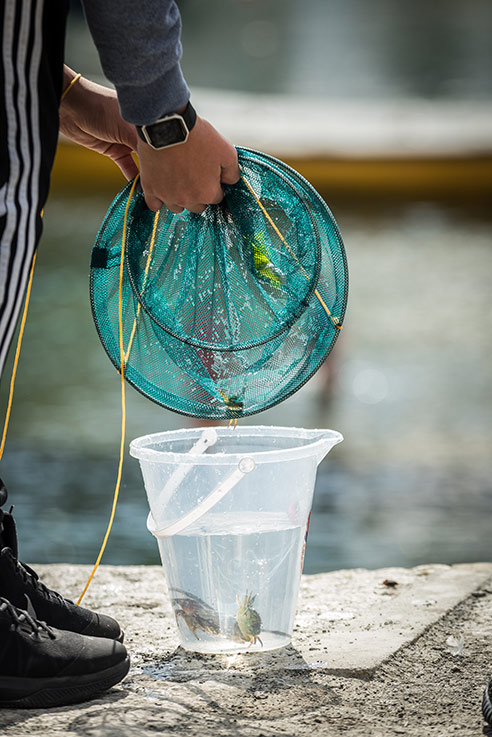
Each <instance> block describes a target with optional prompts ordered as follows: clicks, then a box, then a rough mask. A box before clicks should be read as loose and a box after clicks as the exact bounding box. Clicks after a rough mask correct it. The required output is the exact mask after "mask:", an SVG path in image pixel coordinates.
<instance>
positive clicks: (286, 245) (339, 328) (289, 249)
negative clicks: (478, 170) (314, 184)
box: [241, 176, 342, 330]
mask: <svg viewBox="0 0 492 737" xmlns="http://www.w3.org/2000/svg"><path fill="white" fill-rule="evenodd" d="M241 179H242V180H243V182H244V183H245V185H246V186H247V188H248V189H249V191H250V192H251V194H252V195H253V197H254V198H255V200H256V203H257V205H258V207H259V208H260V210H261V211H262V212H263V214H264V215H265V217H266V218H267V220H268V222H269V223H270V225H271V226H272V228H273V229H274V231H275V232H276V234H277V235H278V237H279V238H280V240H281V241H282V243H283V244H284V246H285V247H286V248H287V250H288V251H289V253H290V254H291V256H292V257H293V258H294V259H295V260H296V261H297V263H298V265H299V269H300V270H301V272H302V274H303V275H304V276H305V277H306V279H307V280H308V281H309V275H308V274H307V273H306V270H305V269H304V267H303V266H302V264H301V263H300V261H299V259H298V258H297V256H296V254H295V253H294V251H293V250H292V248H291V247H290V246H289V244H288V243H287V241H286V240H285V238H284V237H283V235H282V233H281V232H280V230H279V229H278V228H277V226H276V225H275V223H274V222H273V220H272V218H271V217H270V213H269V212H268V210H267V209H266V207H265V206H264V204H263V203H262V202H261V200H260V198H259V197H258V196H257V194H256V192H255V191H254V189H253V187H252V186H251V184H250V183H249V182H248V181H247V180H246V179H245V178H244V177H243V176H241ZM314 294H315V295H316V297H317V298H318V300H319V302H320V304H321V306H322V307H323V309H324V311H325V312H326V314H327V315H328V317H329V318H330V320H331V321H332V323H333V325H334V327H336V329H337V330H341V329H342V326H341V325H339V322H338V317H334V316H333V315H332V314H331V312H330V310H329V309H328V307H327V306H326V304H325V303H324V301H323V298H322V297H321V295H320V293H319V292H318V290H317V289H315V290H314Z"/></svg>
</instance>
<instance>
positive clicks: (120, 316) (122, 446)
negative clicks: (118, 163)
mask: <svg viewBox="0 0 492 737" xmlns="http://www.w3.org/2000/svg"><path fill="white" fill-rule="evenodd" d="M137 181H138V175H137V176H136V177H135V180H134V182H133V185H132V188H131V190H130V194H129V195H128V201H127V203H126V207H125V216H124V220H123V233H122V237H121V256H120V276H119V286H118V336H119V345H120V376H121V439H120V458H119V462H118V475H117V478H116V485H115V490H114V494H113V506H112V509H111V516H110V518H109V522H108V527H107V529H106V534H105V535H104V540H103V542H102V545H101V549H100V551H99V555H98V556H97V559H96V562H95V563H94V567H93V569H92V572H91V575H90V576H89V578H88V580H87V583H86V585H85V587H84V590H83V591H82V593H81V595H80V596H79V599H78V601H77V605H79V604H80V602H81V601H82V599H83V598H84V596H85V593H86V591H87V589H88V588H89V585H90V583H91V581H92V579H93V578H94V574H95V573H96V571H97V569H98V568H99V563H100V562H101V558H102V556H103V553H104V550H105V549H106V544H107V542H108V538H109V533H110V532H111V528H112V526H113V521H114V515H115V512H116V504H117V502H118V496H119V492H120V485H121V472H122V469H123V458H124V451H125V427H126V401H125V365H126V361H127V360H128V353H129V350H130V347H131V346H129V348H128V353H127V354H126V355H125V350H124V348H123V273H124V257H125V240H126V223H127V218H128V208H129V206H130V202H131V199H132V197H133V192H134V190H135V186H136V184H137ZM135 322H136V318H135ZM134 331H135V325H134V326H133V330H132V336H131V340H133V335H134Z"/></svg>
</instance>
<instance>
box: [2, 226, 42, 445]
mask: <svg viewBox="0 0 492 737" xmlns="http://www.w3.org/2000/svg"><path fill="white" fill-rule="evenodd" d="M42 216H43V213H41V217H42ZM35 263H36V251H35V252H34V256H33V257H32V263H31V271H30V272H29V281H28V283H27V290H26V298H25V301H24V311H23V313H22V319H21V323H20V328H19V337H18V338H17V347H16V349H15V358H14V365H13V367H12V376H11V378H10V391H9V399H8V404H7V411H6V413H5V420H4V423H3V433H2V442H1V444H0V459H1V458H2V456H3V450H4V448H5V441H6V439H7V429H8V426H9V421H10V413H11V411H12V400H13V398H14V385H15V377H16V374H17V366H18V364H19V356H20V350H21V345H22V337H23V335H24V328H25V325H26V318H27V310H28V307H29V299H30V297H31V286H32V278H33V275H34V265H35Z"/></svg>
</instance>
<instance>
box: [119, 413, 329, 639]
mask: <svg viewBox="0 0 492 737" xmlns="http://www.w3.org/2000/svg"><path fill="white" fill-rule="evenodd" d="M341 440H342V436H341V435H340V433H338V432H335V431H333V430H303V429H298V428H284V427H262V426H253V427H242V428H236V429H235V430H232V429H230V428H226V427H217V428H201V429H200V428H195V429H189V430H178V431H171V432H163V433H157V434H154V435H146V436H144V437H141V438H137V439H136V440H133V441H132V443H131V444H130V453H131V455H133V456H134V457H135V458H138V459H139V461H140V467H141V470H142V475H143V478H144V483H145V489H146V492H147V497H148V501H149V506H150V514H149V519H148V523H147V524H148V527H149V529H150V531H151V532H152V533H153V534H154V535H155V536H156V538H157V540H158V544H159V551H160V555H161V560H162V565H163V568H164V571H165V574H166V578H167V583H168V588H169V595H170V597H171V602H172V605H173V609H174V612H175V615H176V622H177V626H178V630H179V635H180V641H181V645H182V646H183V647H184V648H185V649H187V650H193V651H198V652H206V653H233V652H239V651H247V652H249V651H262V650H263V651H265V650H273V649H276V648H278V647H282V646H284V645H287V644H288V643H289V642H290V639H291V635H292V628H293V623H294V616H295V610H296V603H297V593H298V589H299V582H300V575H301V569H302V561H303V556H304V547H305V542H306V536H307V526H308V520H309V514H310V511H311V504H312V498H313V491H314V483H315V479H316V469H317V466H318V464H319V463H320V461H321V460H322V459H323V458H324V456H325V455H326V454H327V453H328V451H329V450H330V449H331V448H332V447H333V446H334V445H335V444H336V443H339V442H340V441H341Z"/></svg>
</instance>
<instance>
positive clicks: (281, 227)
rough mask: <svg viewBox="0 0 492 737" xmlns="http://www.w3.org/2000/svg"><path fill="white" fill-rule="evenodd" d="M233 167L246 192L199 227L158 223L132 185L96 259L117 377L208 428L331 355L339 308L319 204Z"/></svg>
mask: <svg viewBox="0 0 492 737" xmlns="http://www.w3.org/2000/svg"><path fill="white" fill-rule="evenodd" d="M238 157H239V163H240V167H241V178H240V180H239V181H238V183H237V184H235V185H232V186H226V187H225V188H224V190H225V196H224V200H223V202H222V203H221V204H220V205H212V206H208V207H207V208H206V209H205V211H204V212H203V213H202V214H200V215H197V214H194V213H191V212H189V211H183V212H182V213H180V214H174V213H172V212H170V211H169V210H167V209H166V207H162V208H161V210H160V211H159V212H157V213H154V212H152V211H150V210H149V209H148V208H147V207H146V204H145V200H144V196H143V193H142V192H141V191H139V189H138V188H137V187H135V183H132V182H129V183H128V184H127V185H126V187H125V188H124V189H123V190H122V191H121V192H120V193H119V194H118V195H117V197H116V198H115V200H114V202H113V204H112V206H111V207H110V209H109V211H108V213H107V215H106V218H105V219H104V222H103V224H102V226H101V229H100V231H99V233H98V236H97V240H96V243H95V245H94V247H93V250H92V257H91V270H90V291H91V305H92V311H93V316H94V320H95V324H96V327H97V330H98V333H99V336H100V339H101V342H102V344H103V346H104V348H105V349H106V352H107V354H108V356H109V358H110V359H111V361H112V362H113V364H114V365H115V367H116V368H117V369H118V371H120V370H121V365H120V364H121V363H122V362H123V371H124V376H125V378H126V380H127V381H128V382H129V383H130V384H132V385H133V386H134V387H135V388H136V389H137V390H138V391H140V392H141V393H142V394H144V395H145V396H147V397H148V398H150V399H151V400H153V401H154V402H157V403H158V404H160V405H162V406H164V407H167V408H168V409H171V410H173V411H175V412H179V413H182V414H185V415H190V416H193V417H199V418H209V419H216V420H220V419H234V418H235V419H237V418H239V417H241V416H246V415H252V414H255V413H257V412H260V411H262V410H265V409H267V408H268V407H272V406H273V405H275V404H278V403H279V402H281V401H283V400H284V399H286V398H287V397H289V396H290V395H291V394H293V393H294V392H295V391H297V390H298V389H299V388H300V387H301V386H302V385H303V384H304V383H305V382H306V381H307V380H308V379H309V378H310V377H311V376H312V375H313V374H314V373H315V371H316V370H317V369H318V368H319V366H321V364H322V363H323V361H324V360H325V358H326V357H327V355H328V354H329V352H330V351H331V349H332V347H333V345H334V343H335V341H336V339H337V337H338V334H339V332H340V328H341V325H342V322H343V317H344V313H345V308H346V302H347V289H348V274H347V262H346V257H345V251H344V247H343V242H342V238H341V235H340V232H339V230H338V227H337V224H336V222H335V220H334V218H333V216H332V214H331V212H330V210H329V209H328V207H327V205H326V204H325V202H324V201H323V200H322V198H321V197H320V196H319V194H318V193H317V192H316V191H315V190H314V189H313V187H312V186H311V185H310V184H309V183H308V182H307V181H306V180H305V179H303V178H302V177H301V176H300V175H299V174H298V173H297V172H295V171H294V170H293V169H291V168H290V167H288V166H287V165H286V164H284V163H282V162H280V161H278V160H277V159H274V158H273V157H270V156H267V155H265V154H260V153H258V152H256V151H251V150H248V149H238ZM122 260H123V263H122ZM120 315H121V319H120ZM120 325H121V328H120ZM120 329H121V331H122V336H121V337H122V341H121V345H120Z"/></svg>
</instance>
